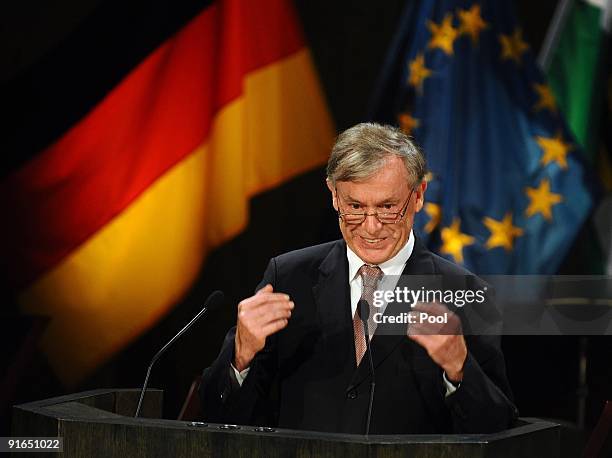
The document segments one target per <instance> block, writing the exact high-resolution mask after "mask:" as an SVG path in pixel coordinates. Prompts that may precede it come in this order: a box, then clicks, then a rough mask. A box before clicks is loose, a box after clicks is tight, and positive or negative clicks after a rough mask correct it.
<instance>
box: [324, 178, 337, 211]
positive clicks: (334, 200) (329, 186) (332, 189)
mask: <svg viewBox="0 0 612 458" xmlns="http://www.w3.org/2000/svg"><path fill="white" fill-rule="evenodd" d="M325 183H326V184H327V189H329V192H331V195H332V205H333V206H334V210H336V211H338V196H337V195H336V188H335V187H334V185H333V183H332V182H331V180H330V179H329V178H327V179H326V180H325Z"/></svg>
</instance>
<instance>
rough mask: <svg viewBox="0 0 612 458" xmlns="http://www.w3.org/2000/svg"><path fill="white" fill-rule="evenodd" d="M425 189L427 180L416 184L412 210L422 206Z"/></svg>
mask: <svg viewBox="0 0 612 458" xmlns="http://www.w3.org/2000/svg"><path fill="white" fill-rule="evenodd" d="M426 190H427V181H425V180H423V181H421V184H420V185H418V186H417V187H416V188H415V190H414V192H415V194H416V202H415V206H414V211H415V213H416V212H419V211H421V208H423V204H424V203H425V191H426Z"/></svg>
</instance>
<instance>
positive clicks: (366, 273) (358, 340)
mask: <svg viewBox="0 0 612 458" xmlns="http://www.w3.org/2000/svg"><path fill="white" fill-rule="evenodd" d="M357 273H358V274H359V275H360V276H361V283H362V289H361V299H365V300H366V301H367V302H368V304H369V305H370V315H369V317H368V334H369V335H370V336H372V335H373V334H374V330H375V326H376V323H375V322H374V319H373V315H374V313H375V312H376V310H375V309H376V307H374V305H373V300H374V291H376V287H377V286H378V282H379V280H380V279H381V278H382V277H383V273H382V270H380V267H378V266H368V265H367V264H364V265H363V266H361V267H360V268H359V271H358V272H357ZM358 308H359V307H357V309H355V315H354V316H353V332H354V333H355V358H356V360H357V365H358V366H359V363H360V362H361V359H362V358H363V355H364V354H365V352H366V341H365V334H364V330H363V322H362V321H361V319H360V318H359V312H358Z"/></svg>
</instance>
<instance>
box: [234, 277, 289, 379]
mask: <svg viewBox="0 0 612 458" xmlns="http://www.w3.org/2000/svg"><path fill="white" fill-rule="evenodd" d="M293 307H294V304H293V302H292V301H291V300H290V298H289V296H288V295H287V294H282V293H274V292H273V289H272V285H270V284H267V285H266V286H264V287H263V288H262V289H260V290H259V291H257V293H255V295H254V296H251V297H249V298H247V299H244V300H243V301H241V302H240V303H239V304H238V325H237V326H236V338H235V340H234V342H235V343H234V345H235V347H234V348H235V353H234V354H235V358H234V367H235V368H236V369H238V370H239V371H243V370H244V369H246V368H247V367H249V365H250V364H251V361H252V360H253V358H254V357H255V355H256V354H257V353H258V352H259V351H261V350H262V349H263V347H264V346H265V344H266V337H268V336H269V335H272V334H274V333H275V332H278V331H280V330H281V329H283V328H284V327H285V326H287V323H288V322H289V317H290V316H291V310H293Z"/></svg>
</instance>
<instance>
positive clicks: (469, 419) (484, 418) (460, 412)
mask: <svg viewBox="0 0 612 458" xmlns="http://www.w3.org/2000/svg"><path fill="white" fill-rule="evenodd" d="M466 341H467V343H468V349H469V348H475V349H477V350H478V358H477V357H476V356H475V354H474V353H473V352H472V351H471V350H469V351H468V355H467V358H466V361H465V365H464V369H463V380H462V382H461V385H460V386H459V388H458V389H457V390H456V391H455V392H454V393H452V394H450V395H449V396H447V397H446V399H445V402H446V404H447V406H448V408H449V410H450V412H451V417H452V428H453V432H454V433H462V434H469V433H492V432H497V431H501V430H504V429H507V428H510V427H511V426H512V424H513V423H514V422H515V420H516V419H517V417H518V410H517V408H516V407H515V405H514V403H513V401H512V393H511V390H510V386H509V383H508V380H507V378H506V369H505V362H504V357H503V355H502V353H501V350H500V349H499V337H498V336H478V337H475V336H472V338H466Z"/></svg>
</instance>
